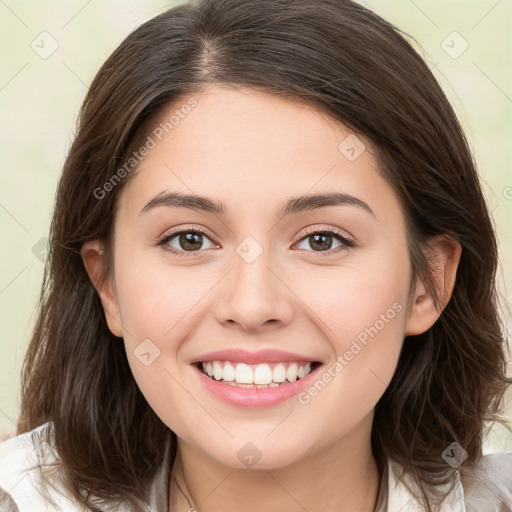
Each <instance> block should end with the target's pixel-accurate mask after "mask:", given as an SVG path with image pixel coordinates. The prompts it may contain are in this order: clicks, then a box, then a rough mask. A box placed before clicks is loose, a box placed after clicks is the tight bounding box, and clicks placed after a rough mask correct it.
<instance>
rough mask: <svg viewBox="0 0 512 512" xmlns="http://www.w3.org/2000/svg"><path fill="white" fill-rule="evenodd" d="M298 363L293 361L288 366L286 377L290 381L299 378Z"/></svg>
mask: <svg viewBox="0 0 512 512" xmlns="http://www.w3.org/2000/svg"><path fill="white" fill-rule="evenodd" d="M297 369H298V366H297V363H292V364H291V365H290V366H288V368H287V369H286V379H287V380H289V381H290V382H295V381H296V380H297Z"/></svg>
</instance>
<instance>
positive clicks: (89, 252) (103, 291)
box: [80, 240, 123, 338]
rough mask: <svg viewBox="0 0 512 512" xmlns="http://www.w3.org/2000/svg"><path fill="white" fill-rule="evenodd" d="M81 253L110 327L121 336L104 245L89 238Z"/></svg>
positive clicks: (116, 305)
mask: <svg viewBox="0 0 512 512" xmlns="http://www.w3.org/2000/svg"><path fill="white" fill-rule="evenodd" d="M80 254H81V256H82V261H83V263H84V267H85V269H86V271H87V274H88V275H89V278H90V280H91V282H92V284H93V286H94V288H95V289H96V291H97V292H98V295H99V297H100V301H101V305H102V307H103V311H104V313H105V318H106V320H107V324H108V328H109V329H110V332H111V333H112V334H113V335H114V336H117V337H118V338H121V337H122V336H123V326H122V323H121V314H120V312H119V306H118V303H117V299H116V296H115V293H114V288H113V283H112V280H111V278H110V276H108V274H107V272H106V261H105V254H104V251H103V245H102V243H101V242H100V241H99V240H89V241H88V242H85V243H84V244H83V245H82V248H81V249H80Z"/></svg>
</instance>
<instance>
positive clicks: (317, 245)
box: [310, 235, 332, 251]
mask: <svg viewBox="0 0 512 512" xmlns="http://www.w3.org/2000/svg"><path fill="white" fill-rule="evenodd" d="M312 238H313V240H314V242H313V243H311V242H310V245H311V247H312V248H313V249H315V248H317V249H318V250H320V251H326V250H327V249H330V248H331V246H332V237H331V236H330V235H313V236H312ZM326 238H327V239H329V240H330V243H329V244H327V247H326V246H325V244H324V245H322V244H321V243H319V240H320V239H324V241H325V239H326Z"/></svg>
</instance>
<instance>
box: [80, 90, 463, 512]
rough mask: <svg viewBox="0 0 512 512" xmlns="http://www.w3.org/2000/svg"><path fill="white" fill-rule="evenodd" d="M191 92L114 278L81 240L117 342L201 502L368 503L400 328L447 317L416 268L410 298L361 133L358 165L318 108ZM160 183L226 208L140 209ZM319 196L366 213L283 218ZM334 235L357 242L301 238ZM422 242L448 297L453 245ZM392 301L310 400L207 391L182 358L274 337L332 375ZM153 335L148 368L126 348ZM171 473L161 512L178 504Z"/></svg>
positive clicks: (399, 232) (130, 219)
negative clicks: (254, 404)
mask: <svg viewBox="0 0 512 512" xmlns="http://www.w3.org/2000/svg"><path fill="white" fill-rule="evenodd" d="M193 97H194V98H195V99H196V100H197V101H198V104H197V106H196V107H195V108H194V109H192V110H191V112H190V113H189V114H188V115H187V116H185V117H184V118H183V119H181V120H180V122H179V124H177V125H176V126H175V127H174V129H173V130H172V131H170V133H169V134H168V135H167V136H166V137H165V138H163V140H162V141H161V142H159V143H158V144H157V145H156V147H155V148H153V149H151V151H150V152H149V154H148V155H147V156H146V157H145V158H144V160H143V161H142V162H141V164H140V166H139V168H138V169H137V171H136V174H135V175H134V176H133V177H132V179H131V180H130V181H129V182H128V183H127V184H126V187H125V188H124V189H123V190H122V191H121V194H120V197H119V198H118V200H119V202H118V208H117V211H116V216H115V219H114V222H115V233H114V241H113V249H114V257H113V262H114V263H113V269H111V274H110V277H107V278H105V279H103V280H102V281H100V273H101V269H102V266H103V265H105V259H104V254H103V250H102V241H101V240H91V241H88V242H86V243H85V244H84V245H83V247H82V257H83V261H84V264H85V267H86V269H87V271H88V273H89V275H90V277H91V280H92V282H93V283H94V285H95V287H96V289H97V291H98V293H99V296H100V298H101V302H102V305H103V308H104V311H105V316H106V319H107V322H108V325H109V328H110V330H111V331H112V333H113V334H114V335H115V336H118V337H122V338H123V340H124V344H125V346H126V353H127V357H128V361H129V364H130V367H131V369H132V372H133V375H134V378H135V380H136V382H137V384H138V386H139V387H140V389H141V391H142V393H143V394H144V396H145V397H146V399H147V401H148V403H149V405H150V406H151V407H152V408H153V409H154V411H155V413H156V414H157V415H158V416H159V417H160V418H161V420H162V421H163V422H164V423H165V424H166V425H167V426H169V427H170V428H171V429H172V430H173V431H174V432H175V433H176V434H177V436H178V459H177V460H178V461H179V462H180V465H181V464H182V467H183V475H184V478H185V481H186V485H187V488H188V490H187V491H186V492H188V493H189V495H190V496H191V498H192V500H193V502H194V503H195V504H196V506H197V509H198V510H199V511H200V512H218V511H219V510H223V511H225V512H231V511H233V512H234V511H239V510H242V509H245V510H249V509H250V510H251V512H269V511H270V512H274V511H275V512H278V511H279V512H282V511H283V510H287V511H290V512H299V511H300V512H303V511H304V510H307V511H308V512H320V511H322V512H335V511H336V512H356V511H357V512H370V511H373V510H374V509H375V505H376V499H377V492H378V486H379V478H380V475H379V472H378V469H377V465H376V462H375V459H374V457H373V454H372V451H371V444H370V435H371V428H372V421H373V416H374V407H375V405H376V403H377V401H378V400H379V398H380V397H381V396H382V394H383V393H384V391H385V389H386V387H387V386H388V384H389V382H390V380H391V378H392V376H393V373H394V371H395V369H396V365H397V362H398V357H399V354H400V349H401V347H402V343H403V340H404V337H405V336H407V335H415V334H419V333H422V332H425V331H426V330H428V329H429V328H430V327H431V326H432V325H433V324H434V322H435V321H436V320H437V318H438V317H439V315H440V313H441V311H438V310H436V308H435V306H434V303H433V301H432V299H431V298H430V297H429V296H428V295H427V293H426V290H425V287H424V286H423V284H422V282H421V280H419V279H418V280H417V282H416V283H415V289H414V293H413V294H410V293H409V290H410V284H411V275H412V274H411V264H410V260H409V254H408V248H407V238H406V230H405V218H404V214H403V211H402V208H401V206H400V203H399V201H398V198H397V196H396V195H395V193H394V192H393V190H392V188H391V187H390V185H389V184H388V183H387V182H386V181H385V180H384V179H383V177H382V175H381V174H380V172H379V169H378V166H377V163H376V160H375V157H374V156H373V155H372V151H371V148H370V145H369V144H368V143H366V142H365V144H366V150H365V151H364V152H363V153H362V154H361V155H360V156H359V157H358V158H357V159H356V160H354V161H350V160H349V159H348V158H347V157H346V156H345V154H343V153H342V152H341V151H340V150H339V149H338V146H339V144H340V143H341V142H342V141H343V140H344V139H345V138H346V137H347V136H348V135H349V134H350V131H349V130H348V128H347V127H345V126H344V125H342V124H340V123H338V122H336V121H334V120H331V119H330V118H328V117H327V116H325V115H322V114H321V113H320V112H319V111H318V110H316V109H314V108H311V107H308V106H306V105H305V104H302V103H300V102H298V101H292V100H290V99H283V98H279V97H277V96H275V95H272V94H269V93H268V92H263V91H261V90H257V89H252V88H248V87H244V88H239V89H236V88H233V87H230V86H226V85H219V84H213V85H209V86H208V87H207V88H206V89H204V90H203V91H202V92H201V93H197V94H194V95H193ZM186 101H187V98H185V99H183V102H182V104H185V102H186ZM180 105H181V103H180V102H177V103H176V104H174V105H173V106H172V107H169V109H168V110H166V111H165V112H163V113H162V118H161V120H165V119H168V118H169V117H170V115H171V114H172V112H173V111H174V110H175V109H176V108H179V107H180ZM164 191H165V192H181V193H184V194H197V195H200V196H207V197H209V198H211V199H213V200H214V201H216V202H219V201H220V202H222V203H224V204H225V212H224V213H222V214H218V213H211V212H203V211H193V210H190V209H184V208H175V207H169V206H158V207H156V208H153V209H150V210H148V211H146V212H144V213H140V212H141V210H142V209H143V208H144V206H145V205H146V204H147V203H148V202H149V201H150V200H151V199H152V198H153V197H154V196H156V195H158V194H160V193H162V192H164ZM326 192H338V193H344V194H350V195H352V196H355V197H356V198H358V199H360V200H362V201H364V202H366V203H367V204H368V205H369V207H370V208H371V210H372V212H373V214H371V213H369V212H368V211H366V210H364V209H363V208H360V207H357V206H354V205H347V204H345V205H336V206H327V207H323V208H320V209H315V210H311V211H303V212H299V213H293V214H290V215H288V216H285V217H282V218H280V217H279V216H278V211H279V209H280V208H281V207H282V205H283V204H284V203H285V202H286V201H287V200H288V199H289V198H290V197H298V196H302V195H311V194H320V193H326ZM306 228H307V230H306ZM194 229H195V230H197V229H200V230H202V231H204V232H205V235H204V236H203V237H202V238H201V237H199V239H198V241H196V242H195V245H193V249H192V250H191V249H190V245H191V244H189V245H187V244H185V245H184V244H183V243H181V245H180V235H179V234H178V235H177V236H174V238H172V239H170V240H168V241H167V242H166V245H165V246H164V245H159V244H158V242H159V241H160V240H162V239H163V238H164V237H165V235H167V234H169V233H170V231H171V230H177V231H180V230H182V231H185V232H187V231H190V230H194ZM327 229H337V230H339V231H341V232H342V233H343V234H344V235H345V236H346V237H347V238H351V239H352V240H353V241H354V242H355V245H354V246H353V247H347V246H345V245H344V244H343V243H341V242H339V241H338V240H337V239H336V238H329V237H327V239H325V240H324V241H322V240H320V242H317V243H316V244H315V240H314V239H313V236H312V235H311V233H317V232H319V231H320V232H321V231H322V230H324V231H325V230H327ZM248 236H250V237H252V238H253V239H254V240H256V241H257V243H258V244H259V245H260V246H261V248H262V250H263V252H262V253H261V254H260V255H259V256H258V257H257V258H256V259H255V260H254V261H253V262H251V263H248V262H247V261H246V260H244V258H242V257H241V256H240V255H239V253H238V252H237V250H236V249H237V247H238V246H239V245H240V244H241V242H242V241H244V239H246V237H248ZM182 240H183V237H182ZM318 243H321V244H323V245H321V246H320V247H321V248H328V249H327V250H323V251H322V250H319V245H318ZM330 244H332V245H330ZM166 247H167V248H174V249H175V250H177V251H180V252H181V253H185V256H184V257H180V256H178V255H177V254H175V253H172V252H170V251H169V250H166ZM432 247H433V248H434V250H435V253H436V257H435V261H434V275H435V276H436V283H437V289H438V293H439V295H440V299H441V304H442V305H443V306H444V305H446V303H447V302H448V301H449V299H450V297H451V294H452V290H453V286H454V283H455V275H456V269H457V265H458V262H459V258H460V253H461V248H460V245H459V244H458V243H457V242H455V241H453V240H450V239H449V238H447V237H439V238H438V239H435V240H434V241H433V243H432ZM187 249H188V250H187ZM396 302H398V303H399V304H400V305H401V306H403V307H402V308H401V311H400V312H398V313H397V314H396V316H394V318H393V319H392V320H390V321H389V322H387V323H386V324H385V327H384V328H382V329H380V330H379V332H378V334H377V335H376V336H374V337H373V338H369V341H368V343H367V345H366V346H365V347H364V348H363V349H362V350H361V351H360V352H359V353H358V354H357V355H355V356H354V357H353V359H352V360H351V361H350V362H349V364H347V365H346V366H345V367H344V368H343V370H342V371H341V372H339V373H337V374H336V377H335V378H333V379H332V380H331V382H329V384H328V385H327V386H326V387H325V388H324V389H323V390H322V391H321V392H319V393H318V394H317V396H315V397H314V398H312V399H311V401H310V402H309V403H308V404H301V403H299V402H298V400H297V399H296V397H293V398H291V399H288V400H286V401H285V402H283V403H280V404H277V405H273V406H271V407H267V408H253V409H250V408H240V407H235V406H232V405H230V404H227V403H225V402H222V401H220V400H219V399H217V398H215V397H213V396H212V395H211V394H210V393H209V392H208V391H207V390H206V389H205V388H204V386H203V385H202V384H201V383H200V381H199V379H198V376H197V374H196V371H195V370H194V369H193V368H192V366H191V365H190V364H189V363H190V362H191V361H192V360H193V359H194V358H196V357H197V356H200V355H201V354H204V353H206V352H210V351H214V350H220V349H225V348H235V347H243V348H245V349H247V350H252V351H255V350H259V349H266V348H274V349H281V350H288V351H291V352H294V353H297V354H300V355H303V356H308V357H310V358H311V360H313V361H320V362H322V363H323V364H324V368H323V369H322V370H324V369H327V368H329V367H332V366H333V365H334V363H335V362H336V359H337V356H338V355H342V354H344V353H345V352H346V351H347V350H348V349H349V348H350V344H351V342H352V341H353V340H354V339H355V338H356V337H357V335H358V334H359V333H361V332H362V331H363V330H364V329H365V328H366V327H369V326H373V325H374V324H375V323H376V321H377V320H378V319H379V318H380V315H381V314H385V313H386V311H387V310H388V309H389V308H391V307H392V305H393V304H394V303H396ZM145 339H149V340H151V343H153V344H154V345H155V346H156V347H158V349H159V350H160V354H159V356H158V357H157V358H156V359H155V360H154V361H153V362H152V363H151V364H150V365H145V364H143V363H142V362H141V360H140V359H139V358H138V357H137V355H136V353H137V352H136V349H137V346H138V345H139V344H140V343H141V342H142V341H143V340H145ZM123 340H119V343H122V342H123ZM146 343H147V342H146ZM248 442H251V443H252V444H253V445H254V446H256V447H257V449H258V450H259V452H260V453H261V459H260V460H259V461H258V463H257V464H256V465H255V466H253V467H251V468H247V467H245V466H244V464H243V463H242V462H241V460H240V459H239V458H238V456H237V453H238V452H239V450H240V449H241V448H242V447H244V446H245V445H246V443H248ZM177 467H178V465H175V467H174V470H173V478H172V479H171V480H172V482H171V487H170V489H171V495H172V496H173V501H172V502H171V507H170V510H171V511H186V510H187V509H188V506H189V505H188V502H187V501H186V500H185V498H184V496H183V495H182V494H181V493H180V492H179V491H178V490H177V487H176V485H175V482H174V476H175V469H176V468H177Z"/></svg>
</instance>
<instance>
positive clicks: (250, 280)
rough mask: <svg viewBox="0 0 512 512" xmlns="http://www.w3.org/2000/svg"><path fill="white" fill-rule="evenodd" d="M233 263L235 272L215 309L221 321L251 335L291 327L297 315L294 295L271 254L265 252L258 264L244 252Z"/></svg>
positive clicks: (259, 257) (234, 258)
mask: <svg viewBox="0 0 512 512" xmlns="http://www.w3.org/2000/svg"><path fill="white" fill-rule="evenodd" d="M253 249H254V248H252V250H253ZM231 261H232V262H233V268H232V270H231V272H229V275H228V276H226V279H224V280H223V281H224V282H223V285H222V289H220V290H219V298H218V300H216V301H215V305H214V315H215V317H216V319H217V321H219V322H220V323H222V324H224V325H225V327H228V328H235V327H236V328H239V329H242V330H243V331H246V332H248V333H258V332H262V330H263V331H266V330H273V329H276V328H280V327H283V326H284V325H286V324H289V323H290V322H291V320H292V318H293V312H294V309H293V293H292V291H291V290H290V287H289V286H287V284H286V282H285V280H284V279H283V277H284V276H282V275H280V272H279V266H278V265H277V264H276V261H275V260H273V259H272V258H271V256H270V254H269V251H265V250H264V251H263V252H262V253H261V254H259V255H258V256H257V257H256V258H255V259H254V260H253V259H252V258H247V257H246V255H245V254H244V252H243V251H240V252H239V253H238V252H235V253H234V255H233V258H232V260H231Z"/></svg>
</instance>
